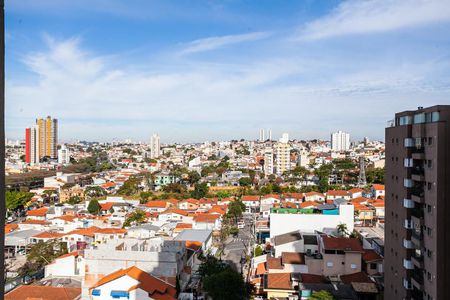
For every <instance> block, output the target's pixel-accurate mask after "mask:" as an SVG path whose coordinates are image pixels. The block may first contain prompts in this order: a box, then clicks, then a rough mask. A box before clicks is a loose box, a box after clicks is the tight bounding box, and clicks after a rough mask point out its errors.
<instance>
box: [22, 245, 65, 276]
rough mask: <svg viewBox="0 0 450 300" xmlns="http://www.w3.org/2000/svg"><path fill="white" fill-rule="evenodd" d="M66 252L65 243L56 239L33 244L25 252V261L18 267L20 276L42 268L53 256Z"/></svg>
mask: <svg viewBox="0 0 450 300" xmlns="http://www.w3.org/2000/svg"><path fill="white" fill-rule="evenodd" d="M66 253H67V244H66V243H65V242H60V241H58V240H56V239H51V240H48V241H46V242H43V241H39V242H38V243H36V244H34V245H33V246H32V247H31V249H30V250H29V251H28V254H27V262H26V264H25V265H24V266H22V267H21V268H20V269H19V274H20V275H21V276H25V275H30V274H33V273H35V272H36V271H38V270H39V269H42V268H43V267H44V266H45V265H47V264H48V263H50V262H51V261H53V260H54V259H55V258H57V257H59V256H61V255H63V254H66Z"/></svg>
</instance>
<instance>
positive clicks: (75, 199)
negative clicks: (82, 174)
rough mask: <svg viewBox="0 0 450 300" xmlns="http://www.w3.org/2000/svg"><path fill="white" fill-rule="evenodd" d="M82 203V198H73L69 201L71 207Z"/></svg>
mask: <svg viewBox="0 0 450 300" xmlns="http://www.w3.org/2000/svg"><path fill="white" fill-rule="evenodd" d="M80 202H81V198H80V196H71V197H70V198H69V200H67V203H69V204H71V205H75V204H78V203H80Z"/></svg>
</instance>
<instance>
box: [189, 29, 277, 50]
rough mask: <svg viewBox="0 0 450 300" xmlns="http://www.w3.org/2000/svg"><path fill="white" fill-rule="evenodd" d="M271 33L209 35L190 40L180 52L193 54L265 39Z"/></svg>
mask: <svg viewBox="0 0 450 300" xmlns="http://www.w3.org/2000/svg"><path fill="white" fill-rule="evenodd" d="M270 35H271V33H270V32H251V33H244V34H236V35H224V36H215V37H209V38H204V39H199V40H195V41H192V42H190V43H189V44H187V46H186V47H185V48H184V49H182V50H181V52H180V53H181V54H191V53H198V52H205V51H211V50H215V49H218V48H222V47H226V46H230V45H234V44H239V43H244V42H251V41H257V40H261V39H265V38H268V37H269V36H270Z"/></svg>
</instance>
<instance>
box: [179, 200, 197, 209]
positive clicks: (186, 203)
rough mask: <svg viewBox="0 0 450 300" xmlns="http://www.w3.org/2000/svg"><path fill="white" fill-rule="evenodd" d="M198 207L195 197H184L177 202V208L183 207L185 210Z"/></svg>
mask: <svg viewBox="0 0 450 300" xmlns="http://www.w3.org/2000/svg"><path fill="white" fill-rule="evenodd" d="M199 207H200V203H199V200H197V199H192V198H189V199H185V200H182V201H180V202H178V208H179V209H185V210H196V209H198V208H199Z"/></svg>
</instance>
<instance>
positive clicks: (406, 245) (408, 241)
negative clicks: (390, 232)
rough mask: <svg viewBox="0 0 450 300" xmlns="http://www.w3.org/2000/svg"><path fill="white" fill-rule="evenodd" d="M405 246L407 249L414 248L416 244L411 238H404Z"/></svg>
mask: <svg viewBox="0 0 450 300" xmlns="http://www.w3.org/2000/svg"><path fill="white" fill-rule="evenodd" d="M403 247H405V248H406V249H414V244H413V243H412V242H411V240H406V239H403Z"/></svg>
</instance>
